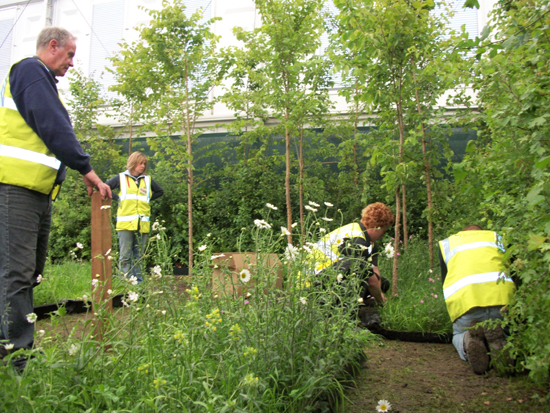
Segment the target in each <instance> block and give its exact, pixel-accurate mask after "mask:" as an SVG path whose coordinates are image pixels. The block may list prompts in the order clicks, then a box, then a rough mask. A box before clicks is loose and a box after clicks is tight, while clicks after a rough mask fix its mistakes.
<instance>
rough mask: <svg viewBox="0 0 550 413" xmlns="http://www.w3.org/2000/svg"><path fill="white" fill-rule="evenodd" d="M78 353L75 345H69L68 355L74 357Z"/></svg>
mask: <svg viewBox="0 0 550 413" xmlns="http://www.w3.org/2000/svg"><path fill="white" fill-rule="evenodd" d="M77 352H78V346H77V345H76V344H71V347H69V355H70V356H74V355H75V354H76V353H77Z"/></svg>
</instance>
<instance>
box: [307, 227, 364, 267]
mask: <svg viewBox="0 0 550 413" xmlns="http://www.w3.org/2000/svg"><path fill="white" fill-rule="evenodd" d="M350 238H363V239H365V240H366V238H365V234H364V233H363V231H362V230H361V227H360V226H359V224H358V223H353V224H348V225H344V226H343V227H340V228H338V229H336V230H334V231H332V232H330V233H328V234H327V235H325V236H324V237H322V238H321V239H320V240H319V241H318V242H317V243H316V244H315V246H314V247H313V248H312V252H311V254H309V257H308V259H309V260H310V262H311V263H315V264H313V265H314V266H315V268H314V270H315V274H318V273H320V272H321V271H323V270H324V269H325V268H327V267H330V266H331V265H332V264H333V263H334V262H336V261H338V260H340V254H339V251H338V247H340V245H342V243H343V242H344V240H345V239H350ZM369 249H370V251H369V252H371V251H372V245H370V246H369Z"/></svg>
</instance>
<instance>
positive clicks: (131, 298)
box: [128, 291, 139, 302]
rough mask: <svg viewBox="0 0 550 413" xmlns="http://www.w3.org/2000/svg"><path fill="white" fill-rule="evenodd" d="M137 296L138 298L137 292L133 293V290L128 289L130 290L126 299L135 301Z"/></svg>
mask: <svg viewBox="0 0 550 413" xmlns="http://www.w3.org/2000/svg"><path fill="white" fill-rule="evenodd" d="M138 298H139V294H138V293H135V292H133V291H130V292H129V293H128V300H130V301H134V302H135V301H137V300H138Z"/></svg>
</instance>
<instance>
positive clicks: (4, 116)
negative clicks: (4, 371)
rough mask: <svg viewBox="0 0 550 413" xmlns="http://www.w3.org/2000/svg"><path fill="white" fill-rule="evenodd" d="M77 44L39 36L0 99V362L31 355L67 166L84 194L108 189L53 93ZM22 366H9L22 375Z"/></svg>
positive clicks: (63, 36) (61, 33)
mask: <svg viewBox="0 0 550 413" xmlns="http://www.w3.org/2000/svg"><path fill="white" fill-rule="evenodd" d="M75 40H76V38H75V37H74V36H73V35H71V34H70V33H69V32H68V31H67V30H64V29H61V28H58V27H47V28H45V29H43V30H42V31H41V32H40V34H39V36H38V40H37V42H36V56H34V57H32V58H28V59H23V60H21V61H20V62H18V63H15V64H14V65H13V66H12V67H11V68H10V71H9V74H8V76H7V78H6V80H5V81H4V83H3V86H2V89H1V95H0V340H1V341H0V342H2V343H3V345H0V357H1V358H3V357H5V356H6V355H7V350H6V349H5V347H6V346H7V347H8V348H11V350H10V351H15V350H18V349H31V348H32V346H33V340H34V321H33V320H32V317H31V318H27V315H29V314H32V313H33V288H34V286H36V285H37V284H38V281H37V278H38V276H39V275H40V274H42V271H43V270H44V265H45V262H46V252H47V246H48V236H49V232H50V224H51V205H52V199H55V196H56V195H57V193H58V191H59V187H60V185H61V183H62V182H63V180H64V179H65V173H66V171H65V165H67V166H68V167H70V168H72V169H75V170H77V171H78V172H80V173H81V174H82V177H83V180H84V184H85V185H86V187H87V188H88V194H90V195H91V194H92V191H93V188H98V189H99V192H100V193H101V196H102V197H104V198H106V197H109V198H110V197H111V189H110V188H109V187H108V186H107V185H105V184H104V183H103V182H102V181H101V179H99V177H98V176H97V175H96V173H95V172H94V171H93V169H92V166H91V165H90V156H89V155H88V154H86V153H84V151H83V150H82V147H81V146H80V143H79V142H78V140H77V139H76V136H75V134H74V132H73V128H72V125H71V121H70V119H69V114H68V112H67V110H66V109H65V107H64V106H63V103H62V102H61V100H60V98H59V95H58V91H57V86H56V83H57V79H56V77H57V76H64V75H65V73H67V70H68V69H69V67H72V66H73V58H74V55H75V51H76V44H75ZM26 363H27V360H26V358H19V359H17V360H15V361H14V366H15V367H16V368H17V369H19V370H21V369H23V368H24V367H25V366H26Z"/></svg>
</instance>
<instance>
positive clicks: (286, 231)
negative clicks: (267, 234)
mask: <svg viewBox="0 0 550 413" xmlns="http://www.w3.org/2000/svg"><path fill="white" fill-rule="evenodd" d="M281 232H282V235H290V232H289V230H288V229H286V228H285V227H281Z"/></svg>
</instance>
